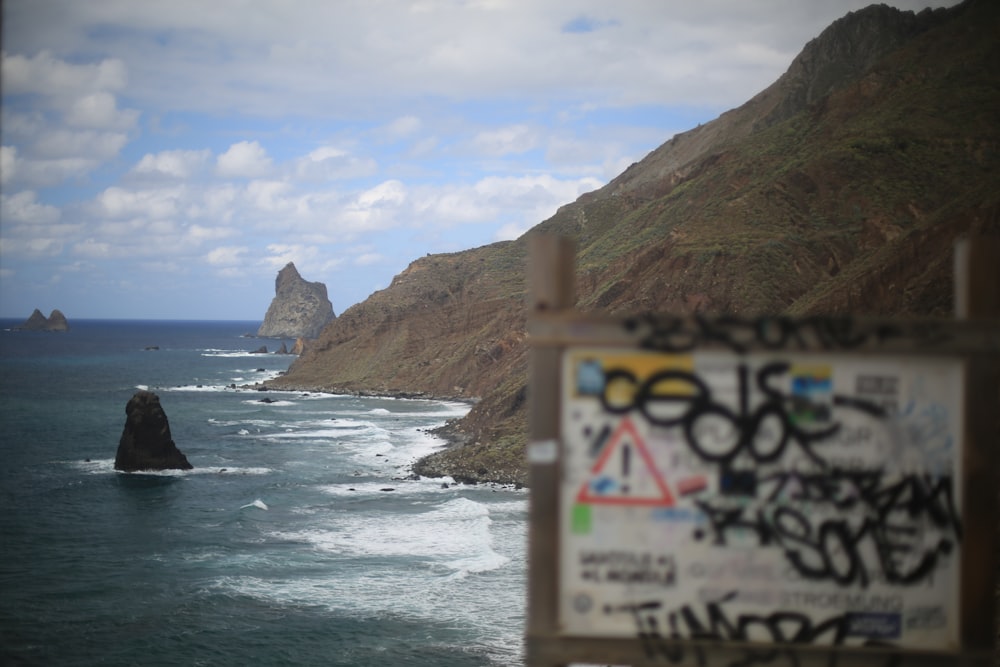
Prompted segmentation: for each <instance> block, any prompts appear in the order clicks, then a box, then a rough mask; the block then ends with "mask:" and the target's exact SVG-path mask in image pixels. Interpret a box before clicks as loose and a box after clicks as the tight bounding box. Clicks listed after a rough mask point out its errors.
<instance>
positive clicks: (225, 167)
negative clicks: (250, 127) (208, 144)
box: [215, 141, 271, 178]
mask: <svg viewBox="0 0 1000 667" xmlns="http://www.w3.org/2000/svg"><path fill="white" fill-rule="evenodd" d="M215 169H216V172H217V173H218V174H219V175H220V176H222V177H226V178H259V177H261V176H265V175H266V174H267V173H268V172H269V171H270V170H271V158H270V157H269V156H268V154H267V151H266V150H264V148H263V147H262V146H261V145H260V144H259V143H257V142H256V141H240V142H238V143H235V144H233V145H232V146H230V147H229V150H227V151H226V152H225V153H223V154H222V155H220V156H219V157H218V158H217V160H216V166H215Z"/></svg>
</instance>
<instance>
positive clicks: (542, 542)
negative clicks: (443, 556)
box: [526, 235, 576, 667]
mask: <svg viewBox="0 0 1000 667" xmlns="http://www.w3.org/2000/svg"><path fill="white" fill-rule="evenodd" d="M574 252H575V248H574V245H573V242H572V241H571V240H570V239H568V238H565V237H559V236H547V235H535V236H532V237H530V238H529V247H528V304H527V306H528V319H529V323H530V320H531V318H532V316H533V315H535V314H538V313H551V312H558V311H561V310H565V309H568V308H572V307H573V305H574V302H575V300H576V297H575V294H574V292H575V290H574V280H575V269H574ZM561 356H562V348H561V347H557V346H545V347H541V346H536V345H533V346H532V347H531V348H530V350H529V353H528V405H529V408H528V462H529V464H530V465H529V476H528V485H529V487H530V489H531V495H530V501H529V520H530V528H529V534H528V565H529V567H528V619H527V638H526V639H527V645H526V654H527V664H528V665H530V666H531V667H543V666H544V667H554V666H555V665H556V664H558V663H551V662H543V659H542V658H541V657H540V656H539V647H538V646H537V643H538V641H539V640H542V641H544V639H546V638H553V637H555V636H556V635H557V634H558V631H559V629H558V612H559V599H558V595H559V511H558V508H559V466H558V462H559V456H560V454H561V447H562V443H561V442H560V437H559V405H560V391H561V387H560V384H561V382H560V361H561Z"/></svg>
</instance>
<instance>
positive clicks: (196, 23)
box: [0, 0, 955, 323]
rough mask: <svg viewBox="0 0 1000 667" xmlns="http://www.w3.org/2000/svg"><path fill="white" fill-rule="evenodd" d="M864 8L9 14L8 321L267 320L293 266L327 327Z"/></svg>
mask: <svg viewBox="0 0 1000 667" xmlns="http://www.w3.org/2000/svg"><path fill="white" fill-rule="evenodd" d="M868 4H871V2H870V1H868V0H860V1H855V0H829V1H826V0H756V1H754V2H746V1H745V0H699V1H698V2H681V1H680V0H676V1H674V0H619V1H618V2H613V3H612V2H607V0H544V1H539V0H411V1H407V2H403V1H401V0H400V1H397V0H213V1H212V2H204V1H202V0H143V1H142V2H136V1H135V0H87V2H80V1H77V0H58V1H56V0H3V3H2V7H3V27H2V51H3V53H2V73H0V74H2V76H0V87H2V119H0V120H2V123H0V144H2V148H0V317H9V318H25V319H26V318H27V317H28V315H30V314H31V312H32V311H33V310H34V309H35V308H38V309H39V310H41V311H42V312H43V313H44V314H46V315H47V314H48V313H49V312H50V311H51V310H52V309H56V308H58V309H59V310H61V311H62V312H63V313H64V314H65V315H66V317H67V318H68V319H69V320H70V322H71V323H72V320H73V319H74V318H124V319H201V320H204V319H212V320H258V321H259V320H261V319H263V316H264V313H265V312H266V310H267V307H268V305H269V303H270V301H271V299H272V298H273V297H274V280H275V277H276V275H277V272H278V271H279V270H280V269H281V268H282V267H283V266H284V265H285V264H287V263H288V262H294V263H295V266H296V267H297V268H298V270H299V273H300V274H301V275H302V276H303V278H305V279H306V280H309V281H320V282H323V283H325V284H326V286H327V291H328V294H329V296H330V300H331V301H332V303H333V308H334V311H335V312H336V313H337V314H338V315H339V314H340V313H342V312H343V311H344V310H346V309H347V308H349V307H350V306H352V305H354V304H355V303H359V302H361V301H364V300H365V299H366V298H367V297H368V296H369V295H370V294H372V293H373V292H375V291H376V290H380V289H384V288H386V287H388V285H389V284H390V282H391V281H392V278H393V276H395V275H396V274H398V273H399V272H401V271H402V270H404V269H405V268H406V267H407V266H408V265H409V264H410V263H411V262H412V261H414V260H416V259H418V258H420V257H423V256H424V255H427V254H435V253H447V252H456V251H460V250H466V249H469V248H474V247H478V246H481V245H485V244H488V243H493V242H496V241H502V240H509V239H514V238H517V237H518V236H520V235H521V234H523V233H524V232H525V231H527V230H528V229H529V228H531V227H532V226H534V225H536V224H538V223H539V222H542V221H543V220H545V219H547V218H548V217H550V216H551V215H553V214H554V213H555V212H556V210H557V209H558V207H559V206H561V205H563V204H567V203H570V202H572V201H574V200H575V199H576V198H577V197H579V196H580V195H581V194H583V193H585V192H589V191H592V190H595V189H597V188H599V187H601V186H602V185H604V184H605V183H607V182H608V181H610V180H611V179H612V178H614V177H615V176H617V175H618V174H620V173H621V172H622V171H624V169H625V168H626V167H627V166H628V165H629V164H631V163H632V162H636V161H638V160H640V159H642V158H643V157H644V156H645V155H646V154H647V153H649V152H650V151H651V150H653V149H655V148H656V147H657V146H659V145H660V144H662V143H664V142H665V141H667V140H669V139H670V138H671V137H672V136H673V135H674V134H676V133H678V132H683V131H685V130H688V129H691V128H693V127H695V126H697V125H698V124H699V123H704V122H708V121H710V120H712V119H714V118H716V117H717V116H718V115H719V114H720V113H722V112H724V111H726V110H728V109H731V108H734V107H737V106H739V105H740V104H742V103H743V102H745V101H747V100H748V99H749V98H750V97H752V96H753V95H754V94H756V93H757V92H759V91H761V90H763V89H764V88H766V87H767V86H768V85H770V84H771V83H772V82H774V80H776V79H777V78H778V77H779V76H780V75H781V74H782V73H783V72H784V71H785V70H786V69H787V68H788V66H789V64H790V63H791V61H792V59H793V58H794V57H795V55H796V54H797V53H798V52H799V51H800V50H801V49H802V47H803V46H804V45H805V44H806V43H807V42H808V41H809V40H810V39H812V38H814V37H816V36H818V35H819V33H820V32H822V31H823V29H824V28H825V27H827V26H828V25H829V24H830V23H832V22H833V21H834V20H836V19H838V18H840V17H842V16H844V15H845V14H846V13H847V12H849V11H852V10H856V9H859V8H862V7H864V6H866V5H868ZM888 4H890V5H892V6H896V7H899V8H901V9H908V10H916V11H919V10H920V9H923V8H924V7H927V6H941V5H952V4H955V2H949V1H947V0H941V1H940V2H931V1H928V0H892V1H890V2H888Z"/></svg>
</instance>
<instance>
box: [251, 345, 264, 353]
mask: <svg viewBox="0 0 1000 667" xmlns="http://www.w3.org/2000/svg"><path fill="white" fill-rule="evenodd" d="M250 354H267V345H261V346H260V347H258V348H257V349H256V350H251V351H250Z"/></svg>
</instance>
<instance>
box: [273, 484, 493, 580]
mask: <svg viewBox="0 0 1000 667" xmlns="http://www.w3.org/2000/svg"><path fill="white" fill-rule="evenodd" d="M337 523H338V525H337V527H336V529H335V530H321V529H313V530H307V531H301V532H298V533H275V537H278V538H280V539H294V540H304V541H306V542H309V543H310V544H312V545H313V546H315V547H316V548H317V549H320V550H322V551H326V552H331V553H336V554H343V555H348V556H398V557H402V558H407V559H411V560H413V559H416V560H425V561H427V562H428V564H429V565H431V566H432V567H437V568H445V569H446V570H448V571H450V572H452V573H453V574H458V575H460V576H465V575H467V574H469V573H470V572H485V571H487V570H495V569H497V568H500V567H503V566H504V565H506V564H507V563H508V562H509V561H510V559H509V558H508V557H506V556H503V555H501V554H499V553H497V552H496V551H494V550H493V544H492V542H493V540H492V536H491V535H490V524H491V523H492V521H491V519H490V512H489V509H488V508H487V506H486V505H484V504H483V503H479V502H476V501H474V500H469V499H468V498H462V497H459V498H453V499H451V500H448V501H446V502H444V503H442V504H440V505H437V506H436V507H433V509H429V510H428V511H425V512H418V513H412V512H395V513H392V514H387V515H384V516H382V517H378V518H374V517H372V516H364V515H362V516H358V515H356V514H348V515H343V516H340V517H338V521H337Z"/></svg>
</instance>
